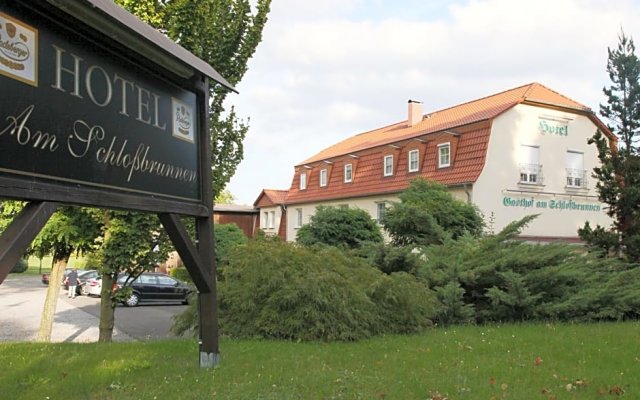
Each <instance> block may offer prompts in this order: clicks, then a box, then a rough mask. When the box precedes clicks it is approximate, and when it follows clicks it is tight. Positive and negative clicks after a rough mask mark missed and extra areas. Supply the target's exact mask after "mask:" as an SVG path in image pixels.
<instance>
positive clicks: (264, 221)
mask: <svg viewBox="0 0 640 400" xmlns="http://www.w3.org/2000/svg"><path fill="white" fill-rule="evenodd" d="M262 226H263V229H267V228H268V227H269V212H268V211H265V212H264V213H263V217H262Z"/></svg>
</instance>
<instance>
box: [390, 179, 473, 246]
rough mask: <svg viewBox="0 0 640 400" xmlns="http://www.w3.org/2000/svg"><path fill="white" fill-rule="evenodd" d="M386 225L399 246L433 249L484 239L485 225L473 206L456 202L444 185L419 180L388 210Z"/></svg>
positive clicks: (394, 241) (459, 201)
mask: <svg viewBox="0 0 640 400" xmlns="http://www.w3.org/2000/svg"><path fill="white" fill-rule="evenodd" d="M382 225H383V226H384V228H385V229H386V231H387V232H388V233H389V234H390V235H391V238H392V241H393V243H394V244H395V245H412V244H413V245H429V244H440V243H442V242H443V241H444V239H445V238H446V237H451V238H453V239H456V238H458V237H461V236H462V235H464V234H466V233H468V234H471V235H474V236H477V235H480V234H481V233H482V228H483V226H484V223H483V221H482V217H481V216H480V213H479V211H478V209H477V208H476V207H475V206H474V205H473V204H469V203H466V202H464V201H461V200H458V199H456V198H454V197H453V195H451V193H449V191H448V190H447V188H446V186H444V185H442V184H440V183H437V182H431V181H427V180H425V179H422V178H417V179H414V180H413V181H412V182H411V185H410V186H409V187H408V188H407V189H406V190H405V191H404V192H402V193H401V194H400V202H398V203H393V204H392V205H391V207H389V208H388V209H387V211H386V213H385V215H384V217H383V218H382Z"/></svg>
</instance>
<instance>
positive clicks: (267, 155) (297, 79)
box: [229, 0, 640, 203]
mask: <svg viewBox="0 0 640 400" xmlns="http://www.w3.org/2000/svg"><path fill="white" fill-rule="evenodd" d="M432 3H433V2H428V1H427V2H425V1H415V0H404V1H382V0H380V1H371V0H322V1H316V2H307V1H299V0H278V1H274V2H273V4H272V11H271V14H270V16H269V22H268V23H267V27H266V28H265V32H264V35H263V41H262V43H261V44H260V45H259V46H258V50H257V52H256V54H255V56H254V58H253V59H252V60H251V61H250V63H249V71H248V72H247V74H246V76H245V78H244V80H243V81H242V82H241V83H240V84H239V85H238V89H239V90H240V95H238V96H235V95H234V96H230V102H231V103H233V104H235V105H236V111H237V112H238V113H239V115H246V116H250V117H251V129H250V131H249V134H248V137H247V141H246V143H245V160H244V161H243V163H242V164H241V165H240V167H239V169H238V172H237V174H236V176H235V177H234V178H233V180H232V182H231V184H230V186H229V189H230V190H231V192H232V193H233V194H234V195H236V197H237V198H238V199H240V201H241V202H245V203H247V202H253V200H255V197H257V195H258V194H259V193H260V190H261V189H262V188H263V187H269V188H281V189H286V188H288V187H289V185H290V183H291V178H292V176H293V166H294V165H295V164H296V163H299V162H300V161H302V160H304V159H306V158H308V157H310V156H312V155H313V154H315V153H317V152H318V151H320V150H322V149H323V148H325V147H327V146H330V145H332V144H334V143H336V142H338V141H340V140H343V139H345V138H346V137H349V136H352V135H354V134H357V133H360V132H363V131H366V130H370V129H374V128H377V127H381V126H385V125H389V124H391V123H394V122H398V121H400V120H403V119H406V102H407V100H408V99H415V100H421V101H423V102H424V110H425V112H429V111H434V110H437V109H441V108H445V107H449V106H452V105H455V104H459V103H461V102H465V101H469V100H473V99H475V98H479V97H483V96H486V95H489V94H493V93H496V92H499V91H503V90H506V89H510V88H513V87H516V86H520V85H523V84H527V83H530V82H533V81H537V82H540V83H543V84H545V85H547V86H549V87H551V88H552V89H554V90H557V91H559V92H561V93H563V94H565V95H567V96H569V97H571V98H573V99H575V100H577V101H579V102H581V103H583V104H585V105H588V106H590V107H592V108H593V109H595V110H597V107H598V104H599V103H600V102H604V98H603V96H602V87H603V85H605V84H608V77H607V75H606V71H605V66H606V57H607V47H615V46H616V45H617V35H618V33H619V32H620V29H621V28H624V29H625V32H626V33H627V34H630V35H631V36H633V37H634V38H638V39H637V40H640V28H638V27H637V24H636V22H635V21H637V20H640V4H638V3H637V2H634V1H627V0H613V1H604V0H584V1H582V0H581V1H578V0H555V1H551V0H537V1H528V0H526V1H525V0H523V1H511V0H471V1H466V2H465V1H460V0H458V1H454V2H437V3H438V4H437V5H434V4H432Z"/></svg>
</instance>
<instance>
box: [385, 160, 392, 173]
mask: <svg viewBox="0 0 640 400" xmlns="http://www.w3.org/2000/svg"><path fill="white" fill-rule="evenodd" d="M391 175H393V156H384V176H391Z"/></svg>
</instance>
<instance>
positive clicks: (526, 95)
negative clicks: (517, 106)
mask: <svg viewBox="0 0 640 400" xmlns="http://www.w3.org/2000/svg"><path fill="white" fill-rule="evenodd" d="M530 85H531V88H530V89H529V90H528V91H527V92H526V93H525V96H524V97H523V100H527V99H529V100H534V101H539V102H542V101H540V100H536V98H535V97H529V96H528V93H529V91H530V90H533V88H534V86H540V87H543V88H544V89H546V90H548V91H550V92H553V93H555V94H556V95H558V96H560V97H562V98H565V99H567V100H569V101H571V102H573V103H576V104H578V105H580V106H581V107H582V108H583V109H585V110H591V107H588V106H585V105H584V104H582V103H580V102H579V101H576V100H574V99H572V98H571V97H569V96H567V95H564V94H562V93H560V92H558V91H556V90H553V89H551V88H550V87H548V86H546V85H543V84H542V83H539V82H533V83H531V84H530ZM544 103H547V102H544ZM547 104H550V103H547ZM565 107H566V106H565Z"/></svg>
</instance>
